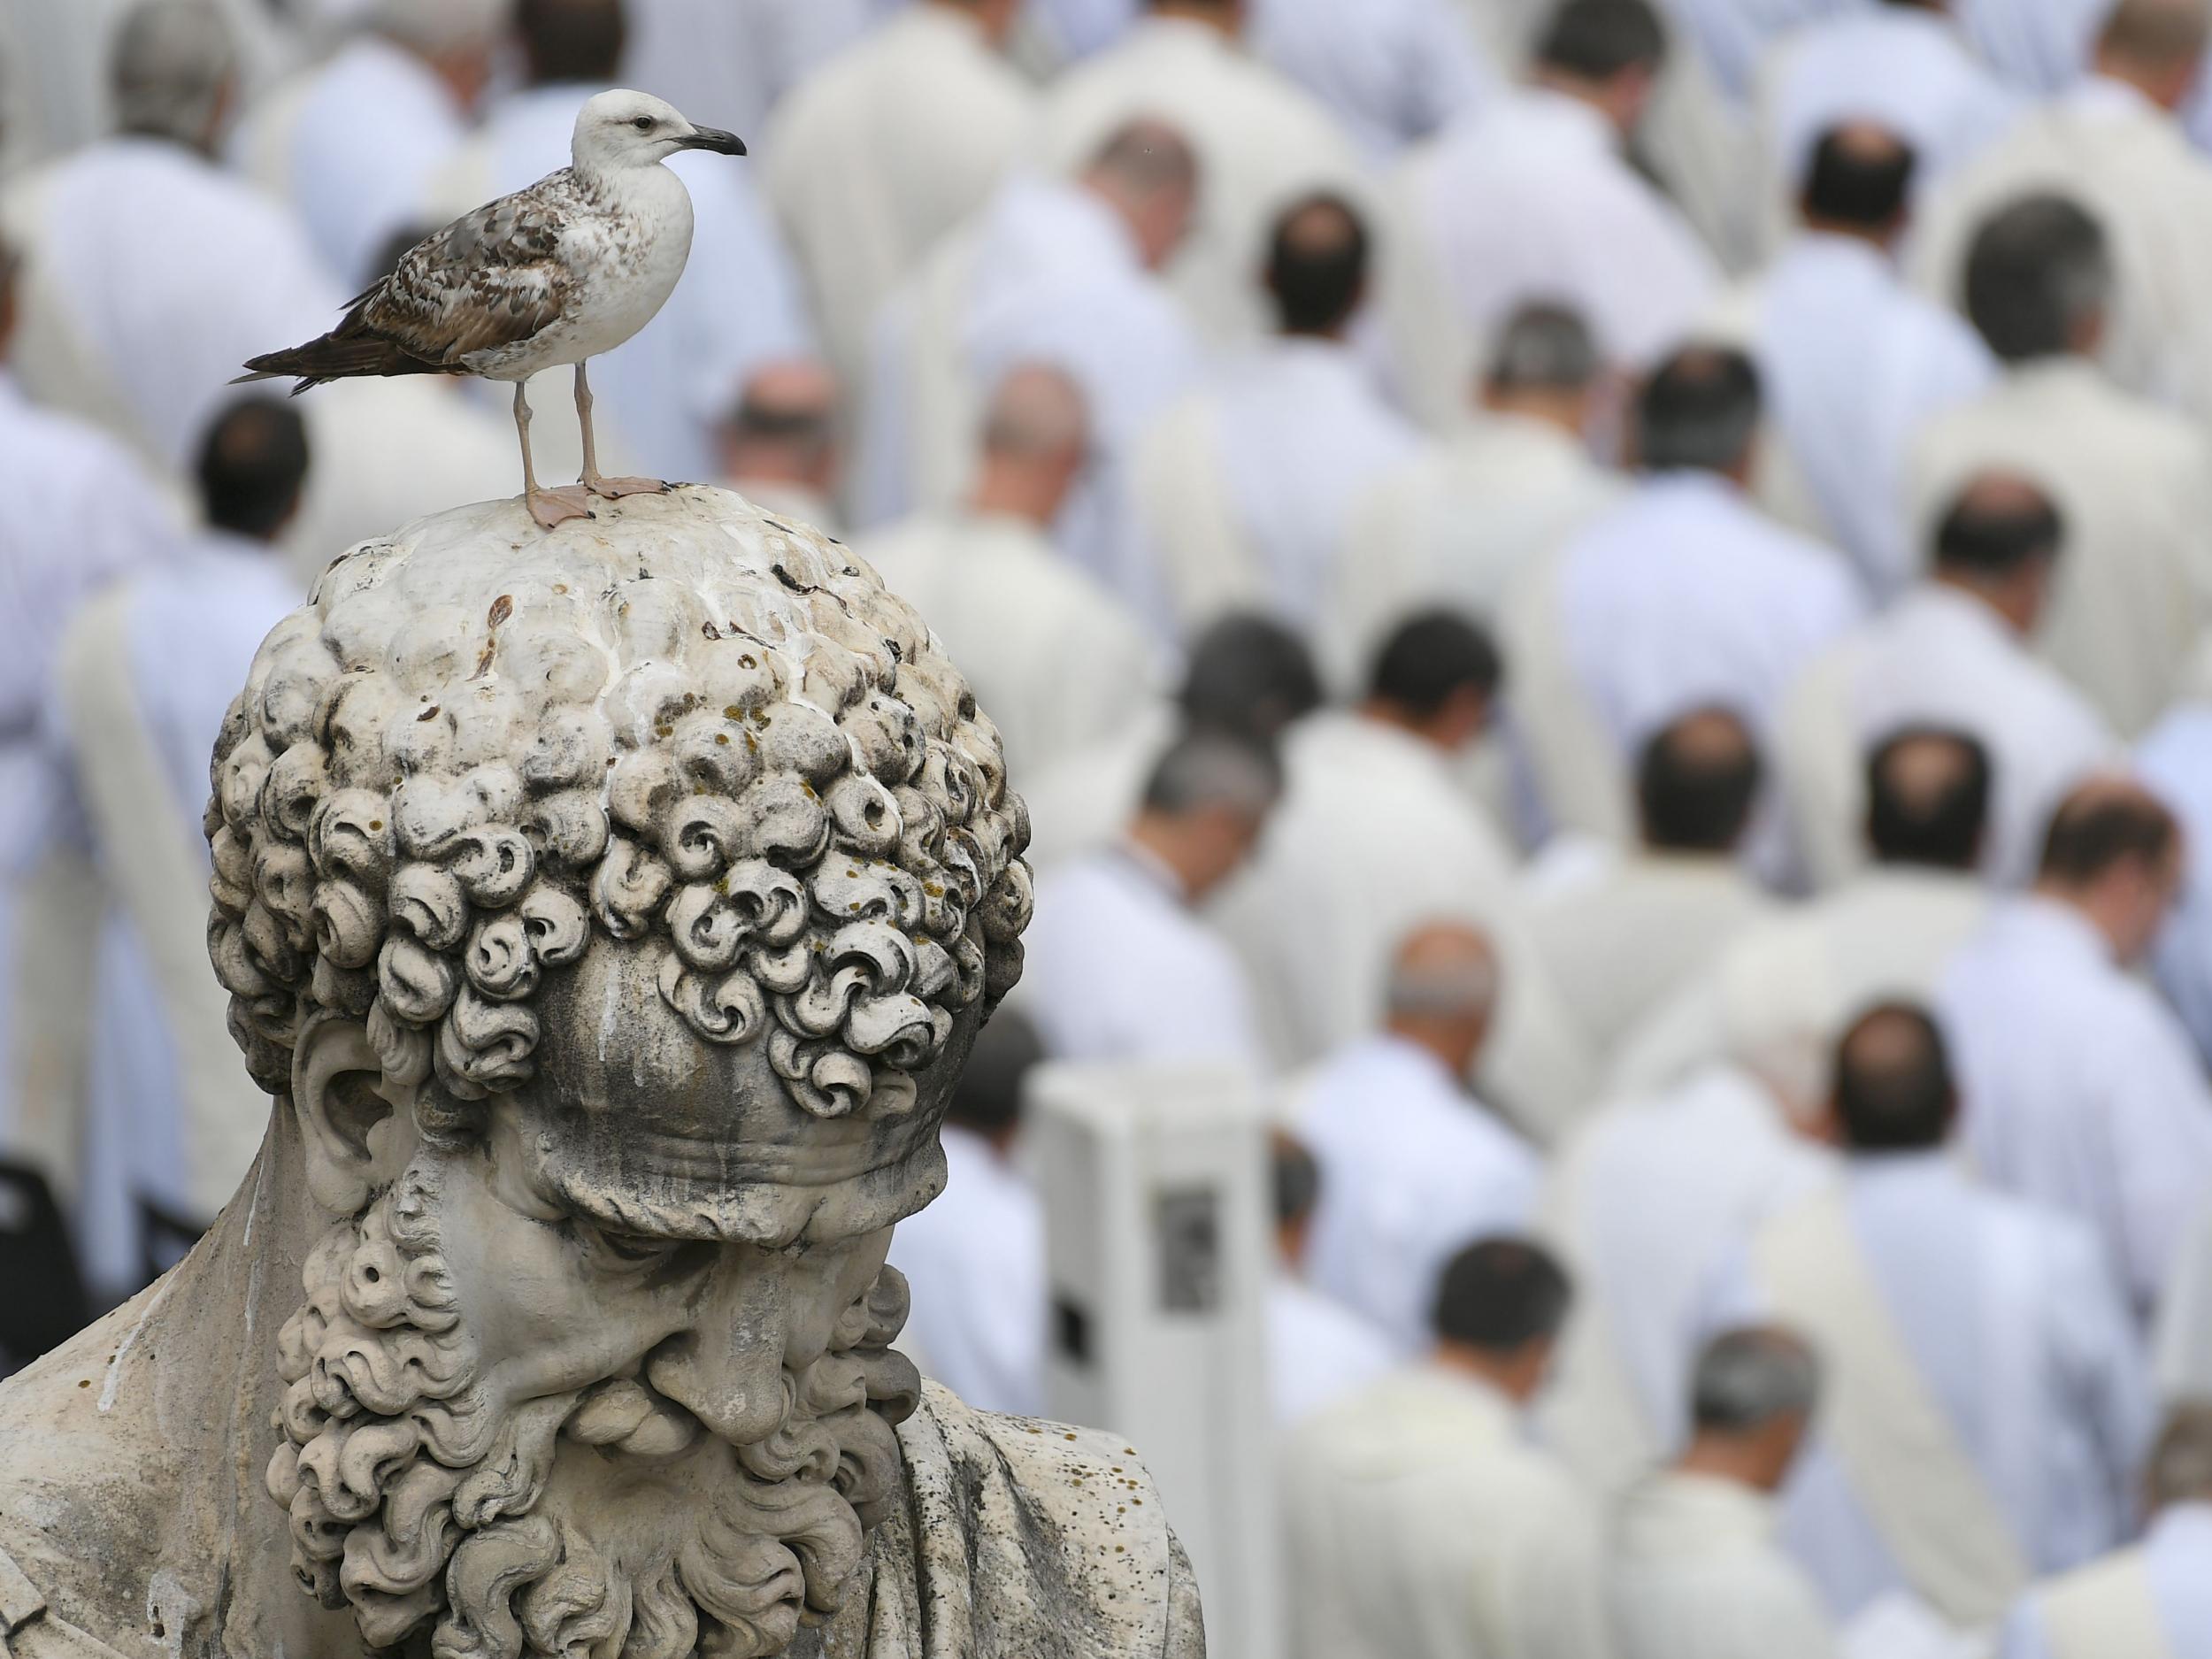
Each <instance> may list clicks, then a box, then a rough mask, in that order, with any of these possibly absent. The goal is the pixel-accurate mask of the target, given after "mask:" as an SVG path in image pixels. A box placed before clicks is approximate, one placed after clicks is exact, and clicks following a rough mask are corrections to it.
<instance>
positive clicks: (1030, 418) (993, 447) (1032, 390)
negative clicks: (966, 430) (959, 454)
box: [983, 363, 1090, 459]
mask: <svg viewBox="0 0 2212 1659" xmlns="http://www.w3.org/2000/svg"><path fill="white" fill-rule="evenodd" d="M1089 424H1090V420H1089V415H1088V412H1087V410H1086V408H1085V406H1084V402H1083V388H1081V387H1079V386H1078V385H1077V384H1076V383H1075V380H1074V379H1073V378H1072V377H1071V376H1070V375H1069V374H1068V373H1067V372H1066V371H1065V370H1064V369H1059V368H1056V367H1054V366H1053V365H1050V364H1047V363H1019V364H1016V365H1014V366H1013V367H1012V368H1011V369H1009V370H1008V371H1007V372H1006V373H1005V375H1004V376H1003V377H1002V378H1001V380H999V383H998V388H997V389H996V390H995V392H993V393H992V395H991V403H990V407H989V408H988V409H987V411H985V412H984V417H983V450H984V453H985V454H987V455H1000V456H1016V457H1023V458H1025V459H1027V458H1034V457H1054V458H1058V457H1065V456H1069V455H1071V454H1072V455H1076V456H1079V455H1080V454H1081V452H1082V450H1083V449H1084V447H1085V445H1086V444H1087V442H1088V439H1089Z"/></svg>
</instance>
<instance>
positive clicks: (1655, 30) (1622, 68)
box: [1532, 0, 1667, 134]
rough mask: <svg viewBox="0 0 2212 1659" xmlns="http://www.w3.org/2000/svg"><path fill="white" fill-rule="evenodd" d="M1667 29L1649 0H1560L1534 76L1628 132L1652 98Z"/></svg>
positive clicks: (1539, 47)
mask: <svg viewBox="0 0 2212 1659" xmlns="http://www.w3.org/2000/svg"><path fill="white" fill-rule="evenodd" d="M1666 55H1667V32H1666V28H1665V27H1664V26H1663V24H1662V23H1661V22H1660V20H1659V14H1658V13H1657V12H1655V11H1653V10H1652V9H1651V7H1650V6H1649V5H1647V4H1645V0H1562V3H1561V4H1559V5H1558V6H1557V7H1556V8H1555V10H1554V11H1553V12H1552V14H1551V16H1550V18H1549V19H1548V20H1547V21H1546V23H1545V25H1544V27H1543V29H1542V31H1541V32H1540V34H1539V35H1538V36H1537V39H1536V50H1535V52H1534V54H1533V57H1532V63H1533V65H1534V69H1535V73H1536V78H1537V79H1538V81H1540V82H1543V83H1544V84H1546V85H1548V86H1552V87H1554V88H1558V89H1560V90H1562V91H1564V92H1566V93H1568V94H1569V95H1570V96H1574V97H1578V98H1580V99H1581V100H1583V101H1584V102H1585V103H1587V104H1592V105H1594V106H1595V107H1596V108H1597V109H1598V110H1599V111H1601V112H1602V113H1603V114H1604V115H1605V116H1606V118H1607V119H1609V120H1610V121H1611V122H1612V123H1613V125H1614V127H1616V128H1617V130H1618V131H1620V132H1621V133H1623V134H1629V133H1632V132H1633V131H1634V130H1635V128H1636V126H1637V123H1638V122H1639V121H1640V120H1641V119H1643V112H1644V108H1645V106H1646V105H1647V104H1648V103H1649V102H1650V98H1651V88H1652V86H1653V83H1654V82H1655V81H1656V80H1657V79H1658V75H1659V69H1660V65H1662V64H1663V62H1664V61H1665V58H1666Z"/></svg>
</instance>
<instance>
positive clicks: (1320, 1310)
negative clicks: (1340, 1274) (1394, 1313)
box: [1267, 1268, 1398, 1429]
mask: <svg viewBox="0 0 2212 1659" xmlns="http://www.w3.org/2000/svg"><path fill="white" fill-rule="evenodd" d="M1397 1359H1398V1356H1397V1353H1396V1351H1395V1350H1394V1348H1392V1347H1391V1342H1390V1339H1389V1338H1388V1337H1387V1336H1386V1335H1384V1334H1383V1333H1382V1331H1381V1329H1380V1328H1379V1326H1377V1325H1373V1324H1371V1323H1370V1322H1369V1321H1368V1320H1365V1319H1363V1318H1361V1317H1360V1316H1359V1315H1357V1314H1356V1313H1354V1312H1353V1311H1352V1310H1350V1309H1349V1308H1348V1307H1346V1306H1345V1305H1344V1304H1343V1303H1342V1302H1339V1301H1338V1300H1337V1299H1336V1298H1335V1297H1333V1296H1328V1295H1324V1294H1322V1293H1321V1292H1320V1291H1317V1290H1316V1289H1315V1288H1314V1287H1313V1286H1311V1285H1309V1284H1307V1283H1306V1282H1305V1280H1303V1279H1300V1278H1299V1277H1298V1276H1297V1275H1296V1274H1295V1273H1292V1272H1290V1271H1286V1270H1285V1269H1281V1268H1278V1269H1277V1270H1276V1271H1275V1276H1274V1277H1273V1278H1272V1279H1270V1280H1269V1281H1268V1285H1267V1393H1268V1400H1269V1402H1270V1404H1271V1406H1272V1407H1273V1409H1274V1413H1275V1426H1276V1427H1277V1428H1279V1429H1291V1428H1295V1427H1297V1426H1298V1425H1300V1424H1301V1423H1303V1422H1304V1421H1305V1420H1306V1419H1307V1418H1308V1417H1311V1416H1312V1415H1313V1414H1314V1413H1315V1412H1317V1411H1319V1410H1321V1409H1324V1408H1325V1407H1327V1406H1331V1405H1333V1404H1335V1403H1336V1402H1338V1401H1339V1400H1341V1399H1343V1398H1344V1397H1345V1396H1346V1395H1347V1394H1353V1393H1355V1392H1356V1391H1357V1390H1359V1389H1362V1388H1364V1387H1366V1386H1368V1385H1369V1384H1370V1383H1371V1382H1373V1381H1375V1380H1376V1379H1378V1378H1379V1377H1380V1376H1382V1375H1383V1373H1384V1372H1386V1371H1389V1370H1390V1368H1391V1367H1392V1366H1393V1365H1394V1364H1395V1363H1397Z"/></svg>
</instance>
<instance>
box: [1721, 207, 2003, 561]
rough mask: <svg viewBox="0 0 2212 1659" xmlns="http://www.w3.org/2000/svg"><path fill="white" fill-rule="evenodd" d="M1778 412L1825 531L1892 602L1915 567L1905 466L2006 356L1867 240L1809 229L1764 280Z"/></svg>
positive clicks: (1757, 308)
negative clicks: (1914, 287)
mask: <svg viewBox="0 0 2212 1659" xmlns="http://www.w3.org/2000/svg"><path fill="white" fill-rule="evenodd" d="M1748 303H1749V306H1750V308H1751V310H1752V311H1753V313H1754V315H1755V318H1756V322H1755V326H1754V330H1753V336H1752V347H1751V349H1752V356H1753V358H1754V360H1755V362H1756V363H1757V364H1758V366H1759V373H1760V386H1761V389H1762V392H1763V395H1764V396H1765V398H1766V408H1767V411H1768V418H1769V419H1770V422H1771V423H1772V427H1773V430H1774V432H1775V433H1776V434H1778V436H1779V438H1780V440H1781V442H1782V443H1783V444H1784V445H1785V446H1786V449H1787V450H1788V452H1789V456H1790V458H1791V460H1792V461H1793V463H1794V464H1795V466H1796V469H1797V471H1798V472H1799V474H1800V475H1801V477H1802V478H1803V480H1804V481H1805V485H1806V488H1808V490H1809V492H1810V495H1811V498H1812V502H1813V504H1814V506H1815V507H1816V510H1817V514H1818V518H1819V521H1820V524H1821V526H1822V527H1823V528H1824V530H1825V532H1826V533H1827V539H1828V540H1830V541H1833V542H1834V543H1835V544H1836V545H1837V546H1839V547H1840V548H1841V549H1843V550H1844V551H1845V552H1847V553H1848V554H1849V555H1850V556H1851V558H1852V561H1853V563H1855V565H1857V566H1858V569H1859V574H1860V577H1861V578H1862V579H1863V581H1864V582H1865V584H1866V587H1867V590H1868V591H1869V592H1870V594H1872V595H1874V596H1875V597H1876V599H1878V600H1887V599H1888V598H1890V597H1891V596H1892V595H1894V594H1896V593H1897V592H1898V590H1899V589H1901V588H1903V587H1904V586H1905V585H1906V584H1907V583H1908V582H1909V581H1910V580H1911V579H1912V578H1913V577H1914V576H1915V575H1916V574H1917V572H1919V570H1920V569H1921V568H1922V566H1923V565H1924V563H1925V557H1924V547H1923V545H1922V544H1921V542H1919V541H1916V540H1915V539H1914V538H1913V537H1912V535H1911V534H1909V526H1908V524H1907V521H1906V515H1905V511H1904V495H1903V491H1904V484H1903V475H1904V469H1905V460H1906V457H1907V456H1908V455H1909V453H1910V450H1911V447H1912V443H1913V440H1914V437H1915V436H1916V434H1917V433H1918V432H1919V431H1920V430H1921V428H1922V426H1923V425H1924V423H1925V422H1926V421H1927V420H1928V419H1930V418H1931V417H1932V416H1934V415H1937V414H1939V413H1940V412H1941V411H1944V410H1947V409H1949V408H1952V407H1954V406H1955V405H1957V404H1961V403H1967V402H1969V401H1970V400H1971V399H1973V398H1975V397H1978V396H1980V395H1981V394H1983V393H1984V392H1985V391H1987V390H1988V389H1989V388H1990V387H1991V385H1992V384H1993V382H1994V381H1995V380H1996V378H1997V365H1996V362H1995V359H1993V357H1991V356H1990V355H1989V350H1988V348H1986V347H1985V346H1984V345H1983V344H1982V342H1981V340H1980V338H1979V336H1978V335H1977V334H1975V333H1974V331H1973V330H1972V329H1971V328H1969V327H1968V326H1966V324H1965V323H1964V322H1962V321H1961V320H1960V319H1959V318H1958V316H1957V315H1956V314H1955V313H1954V312H1952V311H1945V310H1942V309H1941V308H1939V307H1938V306H1936V305H1935V304H1933V303H1931V302H1930V301H1928V300H1926V299H1924V298H1923V297H1921V296H1919V295H1917V294H1915V293H1913V292H1912V291H1911V290H1910V289H1909V288H1906V287H1905V286H1904V285H1903V284H1902V283H1901V282H1900V281H1899V280H1898V279H1897V276H1896V273H1894V271H1893V270H1892V268H1891V266H1890V263H1889V260H1888V258H1887V257H1886V255H1884V254H1883V253H1882V252H1881V251H1880V250H1878V249H1876V248H1874V247H1873V246H1871V245H1870V244H1869V243H1867V242H1863V241H1860V240H1859V239H1858V238H1856V237H1852V236H1839V235H1833V234H1825V233H1822V232H1817V231H1804V232H1801V233H1800V234H1798V235H1797V236H1796V237H1795V238H1793V240H1792V241H1790V242H1787V243H1786V244H1785V246H1784V247H1783V250H1782V251H1781V253H1780V254H1779V255H1778V256H1777V257H1776V258H1775V260H1774V263H1773V264H1772V265H1770V266H1769V267H1768V268H1767V270H1766V272H1765V273H1764V274H1763V276H1762V277H1760V278H1759V279H1758V280H1757V281H1756V282H1755V284H1754V285H1753V286H1752V288H1751V292H1750V295H1749V296H1748Z"/></svg>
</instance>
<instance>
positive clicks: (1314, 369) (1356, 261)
mask: <svg viewBox="0 0 2212 1659" xmlns="http://www.w3.org/2000/svg"><path fill="white" fill-rule="evenodd" d="M1368 266H1369V248H1368V234H1367V227H1366V225H1365V223H1364V222H1363V220H1362V219H1361V218H1360V216H1359V214H1358V213H1357V212H1356V211H1355V210H1354V209H1353V208H1352V207H1351V205H1350V204H1348V203H1346V202H1344V201H1343V200H1341V199H1340V198H1338V197H1336V196H1311V197H1308V198H1306V199H1304V200H1302V201H1299V202H1294V203H1293V204H1290V206H1288V207H1287V208H1286V210H1285V211H1284V212H1283V215H1282V217H1281V219H1279V220H1278V221H1277V222H1276V224H1275V226H1274V227H1273V231H1272V234H1271V237H1270V239H1269V245H1268V252H1267V267H1266V269H1267V276H1266V283H1267V292H1268V296H1269V298H1270V299H1271V301H1272V303H1273V305H1274V319H1275V329H1276V332H1275V334H1273V336H1272V337H1271V338H1270V339H1269V340H1267V341H1265V342H1263V343H1260V344H1257V345H1255V346H1253V347H1251V348H1248V349H1245V350H1243V351H1240V352H1239V353H1238V354H1236V355H1235V356H1234V357H1232V358H1231V359H1230V360H1229V361H1228V362H1226V363H1225V364H1223V365H1221V367H1220V368H1219V369H1217V371H1216V372H1215V373H1212V374H1211V375H1210V376H1209V377H1208V379H1207V381H1206V382H1205V384H1204V385H1202V387H1201V388H1199V389H1197V390H1195V391H1194V392H1193V393H1191V394H1190V395H1189V396H1187V397H1185V398H1183V399H1182V400H1180V401H1179V402H1178V403H1175V404H1174V405H1173V406H1172V407H1171V408H1170V409H1168V410H1167V411H1165V412H1164V413H1163V414H1162V415H1161V416H1160V418H1159V419H1158V420H1156V422H1154V423H1153V425H1152V426H1150V428H1148V430H1147V432H1146V433H1145V434H1144V436H1143V438H1142V439H1141V441H1140V442H1138V445H1137V449H1136V452H1135V455H1134V457H1133V459H1132V461H1131V464H1130V469H1129V488H1130V495H1131V507H1130V520H1131V523H1130V533H1131V534H1132V535H1133V537H1134V538H1135V541H1136V546H1135V549H1134V551H1133V554H1132V562H1133V564H1137V565H1141V567H1142V568H1143V569H1144V570H1145V571H1146V572H1147V585H1148V587H1149V588H1153V589H1156V591H1158V592H1160V593H1162V594H1164V595H1166V596H1167V600H1168V603H1169V605H1170V608H1171V611H1172V613H1173V616H1174V620H1175V625H1176V633H1177V634H1178V635H1179V636H1180V637H1184V638H1188V637H1189V636H1190V635H1192V634H1195V633H1196V632H1197V631H1198V630H1199V629H1201V628H1202V627H1204V626H1205V625H1206V624H1207V623H1209V622H1210V621H1212V620H1213V619H1214V618H1216V617H1217V616H1219V615H1220V614H1222V613H1223V612H1224V611H1232V610H1263V611H1271V612H1272V613H1274V614H1275V615H1277V616H1279V617H1281V618H1284V620H1286V621H1287V622H1289V623H1290V624H1291V625H1292V626H1294V627H1298V628H1301V629H1306V630H1310V629H1311V628H1312V627H1313V626H1315V625H1316V624H1317V622H1318V621H1319V619H1320V616H1321V608H1322V604H1323V602H1324V601H1325V598H1326V597H1327V596H1328V595H1329V594H1330V593H1331V592H1332V591H1333V590H1334V589H1335V588H1336V587H1337V586H1338V584H1339V582H1340V580H1341V574H1340V573H1341V571H1342V568H1343V566H1344V564H1345V562H1346V554H1345V540H1346V537H1347V535H1348V533H1349V532H1350V529H1351V526H1352V509H1353V506H1354V503H1356V501H1357V500H1358V499H1359V497H1360V495H1361V494H1362V493H1363V491H1364V490H1365V489H1366V488H1368V487H1369V486H1370V485H1371V483H1372V482H1373V481H1374V480H1375V479H1376V478H1377V477H1378V476H1379V475H1380V474H1381V473H1382V472H1384V471H1385V470H1386V468H1389V467H1392V466H1394V465H1398V464H1400V463H1401V462H1403V461H1404V460H1406V459H1407V458H1408V457H1409V456H1411V455H1412V454H1413V453H1414V451H1415V448H1416V445H1417V442H1419V441H1418V439H1417V436H1416V434H1415V432H1414V429H1413V427H1412V426H1409V424H1408V423H1407V422H1406V420H1405V419H1404V418H1403V417H1402V416H1401V415H1400V414H1398V412H1397V411H1395V410H1394V409H1392V408H1391V407H1390V406H1389V404H1387V403H1385V402H1384V401H1383V398H1382V395H1381V393H1380V392H1379V390H1378V388H1376V387H1375V385H1374V384H1373V383H1372V381H1371V379H1370V376H1369V373H1368V369H1367V366H1366V365H1364V364H1363V363H1362V362H1361V360H1360V358H1359V357H1358V356H1357V354H1356V351H1355V350H1354V349H1353V347H1352V345H1351V344H1350V342H1349V338H1348V336H1349V333H1350V329H1351V326H1352V323H1353V319H1354V318H1355V317H1356V315H1357V314H1358V312H1359V309H1360V304H1361V302H1362V300H1363V297H1364V296H1365V293H1366V288H1367V273H1368Z"/></svg>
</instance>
